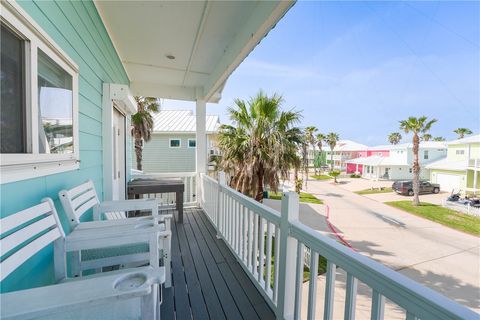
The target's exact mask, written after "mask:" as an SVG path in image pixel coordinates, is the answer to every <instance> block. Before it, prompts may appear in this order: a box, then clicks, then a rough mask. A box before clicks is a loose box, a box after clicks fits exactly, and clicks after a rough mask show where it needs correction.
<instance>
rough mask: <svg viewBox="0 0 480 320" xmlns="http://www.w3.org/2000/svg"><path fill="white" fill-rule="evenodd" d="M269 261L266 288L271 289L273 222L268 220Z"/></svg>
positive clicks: (266, 272)
mask: <svg viewBox="0 0 480 320" xmlns="http://www.w3.org/2000/svg"><path fill="white" fill-rule="evenodd" d="M266 257H267V261H266V264H265V268H266V271H265V290H266V291H267V293H268V292H269V291H270V287H271V284H270V278H271V277H272V224H271V223H270V222H268V221H267V253H266Z"/></svg>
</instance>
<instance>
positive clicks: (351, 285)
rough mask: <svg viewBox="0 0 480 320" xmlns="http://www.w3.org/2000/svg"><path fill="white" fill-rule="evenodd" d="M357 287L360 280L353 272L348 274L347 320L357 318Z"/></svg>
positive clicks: (345, 317)
mask: <svg viewBox="0 0 480 320" xmlns="http://www.w3.org/2000/svg"><path fill="white" fill-rule="evenodd" d="M357 287H358V280H357V279H356V278H355V277H354V276H352V275H351V274H347V289H346V293H345V294H346V295H345V316H344V319H345V320H354V319H355V307H356V299H357Z"/></svg>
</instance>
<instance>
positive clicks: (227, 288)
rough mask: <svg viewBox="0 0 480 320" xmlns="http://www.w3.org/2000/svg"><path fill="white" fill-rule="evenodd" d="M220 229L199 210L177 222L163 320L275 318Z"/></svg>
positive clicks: (185, 215) (164, 292) (186, 214)
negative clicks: (217, 231) (219, 233)
mask: <svg viewBox="0 0 480 320" xmlns="http://www.w3.org/2000/svg"><path fill="white" fill-rule="evenodd" d="M215 235H216V233H215V228H214V227H213V226H212V224H211V223H210V221H209V220H208V218H207V217H206V216H205V213H204V212H203V211H202V210H201V209H198V208H188V209H185V210H184V223H183V224H181V223H178V222H177V221H175V222H174V223H172V277H173V278H172V279H173V281H172V283H173V287H172V288H169V289H164V290H163V293H162V294H163V297H162V298H163V303H162V305H161V316H162V319H182V320H183V319H192V318H193V319H274V318H275V316H274V314H273V312H272V310H271V309H270V307H269V306H268V305H267V303H266V301H265V300H264V299H263V297H262V295H261V294H260V293H259V292H258V291H257V289H256V288H255V286H254V284H253V283H252V282H251V280H250V279H249V278H248V276H247V275H246V274H245V273H244V271H243V269H242V267H241V266H240V265H239V264H238V262H237V261H236V259H235V257H234V256H233V254H232V253H231V252H230V250H229V249H228V247H227V246H226V245H225V243H224V242H223V240H219V239H217V238H216V236H215Z"/></svg>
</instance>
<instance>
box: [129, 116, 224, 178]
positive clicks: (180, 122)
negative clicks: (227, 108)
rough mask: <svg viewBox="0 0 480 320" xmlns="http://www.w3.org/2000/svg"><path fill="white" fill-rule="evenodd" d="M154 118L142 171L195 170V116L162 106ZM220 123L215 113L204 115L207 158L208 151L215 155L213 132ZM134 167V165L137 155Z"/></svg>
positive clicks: (144, 154)
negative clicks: (165, 108)
mask: <svg viewBox="0 0 480 320" xmlns="http://www.w3.org/2000/svg"><path fill="white" fill-rule="evenodd" d="M153 118H154V128H153V132H152V137H151V139H150V141H148V142H144V146H143V153H142V166H143V172H145V173H164V172H195V170H196V168H195V149H196V117H195V115H194V113H193V111H190V110H161V111H160V112H158V113H157V114H155V115H154V117H153ZM219 127H220V120H219V117H218V116H216V115H207V116H206V133H207V160H206V161H209V159H210V156H211V155H218V148H217V146H216V136H217V133H218V128H219ZM133 168H134V169H136V168H137V166H136V157H134V159H133Z"/></svg>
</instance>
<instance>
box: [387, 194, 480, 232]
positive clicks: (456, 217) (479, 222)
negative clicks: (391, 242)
mask: <svg viewBox="0 0 480 320" xmlns="http://www.w3.org/2000/svg"><path fill="white" fill-rule="evenodd" d="M385 203H386V204H388V205H390V206H392V207H395V208H398V209H401V210H404V211H407V212H409V213H412V214H414V215H417V216H420V217H424V218H426V219H428V220H432V221H435V222H438V223H440V224H443V225H445V226H447V227H450V228H453V229H456V230H459V231H463V232H466V233H470V234H473V235H476V236H479V235H480V218H479V217H475V216H471V215H467V214H462V213H458V212H456V211H454V210H451V209H448V208H444V207H442V206H439V205H435V204H431V203H426V202H421V203H420V206H418V207H414V206H413V205H412V201H408V200H407V201H391V202H385Z"/></svg>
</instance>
